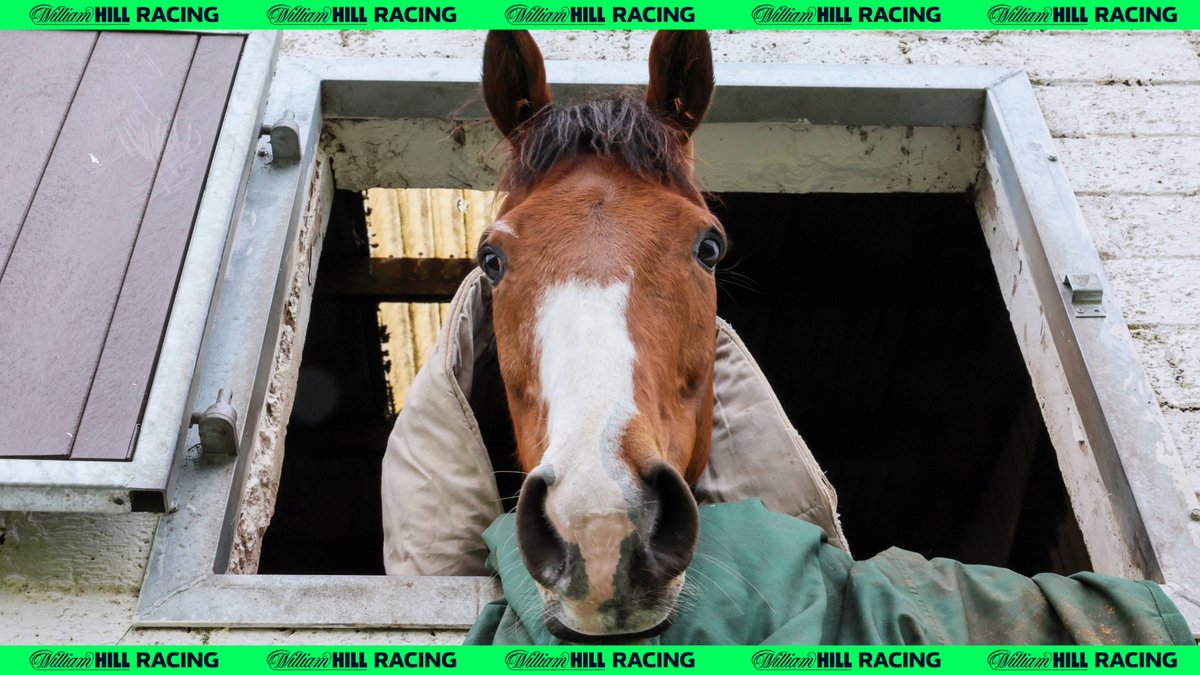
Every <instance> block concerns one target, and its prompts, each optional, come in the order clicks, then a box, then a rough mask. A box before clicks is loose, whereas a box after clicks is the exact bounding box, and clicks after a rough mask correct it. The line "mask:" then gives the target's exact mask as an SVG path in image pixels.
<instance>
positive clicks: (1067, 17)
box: [987, 4, 1179, 26]
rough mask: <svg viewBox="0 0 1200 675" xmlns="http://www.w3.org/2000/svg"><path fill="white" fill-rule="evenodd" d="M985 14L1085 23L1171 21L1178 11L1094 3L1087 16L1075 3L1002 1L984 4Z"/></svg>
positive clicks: (1000, 19) (993, 19) (1024, 22)
mask: <svg viewBox="0 0 1200 675" xmlns="http://www.w3.org/2000/svg"><path fill="white" fill-rule="evenodd" d="M987 18H988V22H989V23H991V24H992V25H993V26H1086V25H1088V24H1091V23H1097V24H1135V23H1175V22H1176V21H1178V20H1179V13H1178V12H1177V11H1176V9H1175V7H1167V6H1152V7H1151V6H1147V7H1138V6H1132V7H1121V6H1113V7H1105V6H1098V7H1093V8H1092V14H1091V16H1089V15H1088V12H1087V8H1086V7H1080V6H1077V5H1070V6H1068V5H1053V6H1046V7H1037V8H1034V7H1027V6H1025V5H1009V4H1003V5H992V6H991V7H990V8H988V13H987Z"/></svg>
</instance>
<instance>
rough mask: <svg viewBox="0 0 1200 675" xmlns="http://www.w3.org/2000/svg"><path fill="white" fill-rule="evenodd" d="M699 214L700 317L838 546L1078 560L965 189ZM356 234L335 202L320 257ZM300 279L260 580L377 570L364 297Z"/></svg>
mask: <svg viewBox="0 0 1200 675" xmlns="http://www.w3.org/2000/svg"><path fill="white" fill-rule="evenodd" d="M711 205H712V208H713V210H714V212H715V213H716V214H717V216H718V217H719V218H720V219H721V221H722V223H724V225H725V228H726V230H727V231H728V233H729V237H730V240H731V242H732V245H731V249H730V253H729V255H728V257H727V258H726V260H725V262H724V263H722V265H721V268H720V269H719V270H718V273H717V281H718V287H719V298H720V300H719V308H718V313H719V314H720V315H721V316H722V317H723V318H724V319H726V320H727V321H729V322H730V323H731V324H732V325H733V326H734V327H735V328H736V329H737V331H738V333H739V335H741V337H742V339H743V340H744V341H745V343H746V344H747V346H748V347H749V348H750V350H751V352H752V353H753V354H754V355H755V358H756V359H757V360H758V362H759V365H760V366H761V367H762V369H763V372H764V373H765V374H766V376H767V378H768V380H769V381H770V382H771V384H772V386H773V387H774V389H775V391H776V394H777V395H778V396H779V399H780V401H781V402H782V404H783V407H784V409H785V410H786V412H787V414H788V416H789V417H790V419H791V421H792V423H793V424H794V425H795V426H796V428H797V430H798V431H799V432H800V433H801V435H802V436H803V437H804V438H805V440H806V441H807V442H808V445H809V447H810V448H811V449H812V451H813V454H814V455H816V457H817V460H818V461H819V462H820V464H821V466H822V467H823V468H824V469H825V470H826V472H827V474H828V476H829V479H830V480H831V481H832V483H833V485H834V487H835V488H836V489H837V492H838V499H839V507H840V512H841V516H842V522H843V525H844V527H845V531H846V536H847V538H848V539H849V541H850V545H851V549H852V552H853V554H854V556H855V557H856V558H860V559H861V558H867V557H870V556H872V555H874V554H876V553H878V552H880V551H882V550H884V549H886V548H888V547H891V546H898V547H900V548H905V549H909V550H912V551H916V552H918V553H921V554H924V555H926V556H931V557H932V556H943V557H950V558H955V559H958V560H962V561H965V562H973V563H987V564H992V565H999V566H1004V567H1009V568H1012V569H1014V570H1016V571H1018V572H1022V573H1025V574H1034V573H1037V572H1045V571H1050V572H1059V573H1071V572H1076V571H1081V570H1088V569H1090V568H1091V564H1090V561H1089V559H1088V556H1087V552H1086V549H1085V548H1084V545H1083V540H1082V535H1081V533H1080V531H1079V528H1078V526H1077V524H1076V521H1075V518H1074V514H1073V513H1072V511H1071V506H1070V504H1069V502H1068V498H1067V494H1066V490H1065V488H1064V486H1063V481H1062V477H1061V475H1060V473H1059V470H1058V465H1057V462H1056V459H1055V453H1054V449H1053V447H1052V446H1051V444H1050V440H1049V438H1048V436H1047V432H1046V428H1045V424H1044V422H1043V420H1042V418H1041V414H1040V411H1039V407H1038V403H1037V399H1036V397H1035V395H1034V393H1033V389H1032V385H1031V383H1030V380H1029V375H1028V373H1027V370H1026V368H1025V364H1024V362H1023V360H1022V358H1021V354H1020V352H1019V349H1018V346H1017V341H1016V338H1015V336H1014V334H1013V329H1012V325H1011V323H1010V322H1009V319H1008V312H1007V310H1006V308H1005V305H1004V302H1003V299H1002V296H1001V289H1000V288H999V285H998V283H997V281H996V276H995V272H994V270H993V268H992V265H991V260H990V257H989V253H988V249H987V247H986V245H985V243H984V240H983V234H982V232H981V230H980V226H979V222H978V219H977V218H976V216H975V212H974V208H973V206H972V203H971V201H970V198H969V197H968V196H966V195H915V194H888V195H850V194H807V195H788V194H748V193H737V194H730V193H726V194H721V195H714V196H713V197H712V200H711ZM365 241H366V236H365V224H364V222H363V216H362V203H361V199H360V198H359V197H358V195H356V194H352V193H343V192H339V194H338V199H337V201H336V202H335V208H334V213H333V216H332V219H331V222H330V226H329V234H328V236H327V243H326V245H325V250H324V253H323V256H322V259H321V267H322V268H325V267H326V266H328V265H337V264H338V261H339V259H341V260H346V259H347V257H352V256H365V255H369V252H368V248H367V247H366V245H365V243H364V242H365ZM317 284H318V292H317V297H316V299H315V300H314V303H313V310H312V318H311V320H310V322H309V329H308V338H307V342H306V344H305V348H304V355H303V365H302V367H301V371H300V380H299V389H298V392H297V401H296V406H295V409H294V411H293V414H292V418H291V421H290V423H289V426H288V434H287V439H286V444H287V445H286V455H285V459H284V463H283V475H282V478H281V482H280V488H279V496H278V504H277V507H276V511H275V516H274V519H273V521H272V524H271V527H270V528H269V529H268V531H267V534H266V538H265V541H264V544H263V552H262V561H261V565H260V570H259V571H260V572H261V573H308V574H378V573H382V571H383V569H382V534H381V532H380V514H379V508H380V507H379V503H380V500H379V463H380V460H381V458H382V456H383V452H384V448H385V446H386V441H387V435H388V432H389V431H390V428H391V424H392V420H393V418H392V417H391V416H390V409H391V406H390V401H389V394H388V391H387V385H386V380H385V370H384V368H385V365H384V364H385V359H386V356H385V355H384V354H383V353H382V352H381V348H380V334H379V329H378V327H377V322H376V305H375V304H374V303H373V302H370V301H365V300H358V299H346V298H339V299H336V300H335V299H329V298H325V297H322V294H321V293H320V284H321V280H320V276H318V279H317ZM477 373H478V374H477V382H482V381H486V377H487V376H489V375H491V376H493V377H494V376H495V368H494V363H484V364H482V365H481V366H480V367H479V368H478V370H477ZM480 389H481V391H479V392H476V395H474V396H473V397H472V398H473V400H472V404H473V406H474V407H475V409H476V411H477V416H478V417H479V419H480V423H481V427H482V428H483V431H484V434H485V440H486V441H487V442H488V445H489V449H490V450H491V451H492V454H493V462H494V464H496V468H497V469H501V468H504V469H509V468H512V466H511V464H512V460H511V456H510V453H511V443H512V442H511V429H510V428H509V427H508V424H507V413H506V411H505V410H504V406H503V402H502V400H498V399H500V397H497V396H496V395H495V394H496V392H498V391H502V390H500V389H499V387H498V386H496V387H481V388H480ZM509 475H510V476H511V474H509ZM500 487H501V491H502V493H508V494H509V495H511V494H513V493H515V491H516V489H517V488H518V487H519V484H518V483H515V482H513V481H512V480H511V479H510V480H508V481H504V482H502V483H501V485H500ZM510 504H511V502H510Z"/></svg>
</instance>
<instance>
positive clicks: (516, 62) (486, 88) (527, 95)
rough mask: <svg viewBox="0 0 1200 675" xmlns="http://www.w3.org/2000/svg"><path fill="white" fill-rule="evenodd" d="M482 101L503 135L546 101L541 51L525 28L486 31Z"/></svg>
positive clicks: (541, 106)
mask: <svg viewBox="0 0 1200 675" xmlns="http://www.w3.org/2000/svg"><path fill="white" fill-rule="evenodd" d="M483 100H484V102H485V103H487V109H488V112H489V113H491V114H492V120H493V121H494V122H495V123H496V127H497V128H499V129H500V133H502V134H504V135H505V136H506V137H508V136H509V134H511V133H512V130H513V129H516V128H517V127H518V126H520V124H521V123H522V122H524V121H525V120H527V119H529V118H530V117H533V116H534V114H536V113H537V111H539V110H541V109H542V108H544V107H545V106H547V105H549V104H550V90H549V89H548V88H547V87H546V67H545V64H544V63H543V61H542V52H541V51H540V50H539V49H538V46H537V43H535V42H534V41H533V36H531V35H530V34H529V31H527V30H493V31H488V36H487V42H486V43H485V44H484V47H483Z"/></svg>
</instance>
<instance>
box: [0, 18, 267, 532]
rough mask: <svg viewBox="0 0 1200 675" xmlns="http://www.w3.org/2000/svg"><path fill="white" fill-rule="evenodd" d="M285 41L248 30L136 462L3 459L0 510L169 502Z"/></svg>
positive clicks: (120, 507) (105, 509) (108, 509)
mask: <svg viewBox="0 0 1200 675" xmlns="http://www.w3.org/2000/svg"><path fill="white" fill-rule="evenodd" d="M237 34H242V33H237ZM279 42H280V36H279V33H277V32H270V31H262V32H252V33H249V34H247V35H246V41H245V44H244V45H243V47H242V55H241V58H240V60H239V61H238V69H237V74H236V75H235V77H234V81H233V86H232V87H231V89H230V93H229V102H228V104H227V105H226V108H225V114H224V118H223V121H222V124H221V130H220V133H219V135H218V136H217V142H216V145H215V146H214V149H213V156H212V160H211V163H210V170H209V173H208V180H207V182H206V183H205V187H204V195H203V197H202V198H201V201H200V206H199V208H198V209H197V212H196V220H195V222H194V224H193V229H192V235H191V239H190V240H189V242H188V248H187V254H186V257H185V258H184V263H183V267H182V269H181V272H180V276H179V285H178V287H177V288H176V290H175V296H174V298H173V299H172V302H171V314H170V317H169V319H168V322H167V327H166V330H165V332H164V334H163V341H162V346H161V349H160V351H159V357H158V361H157V362H156V365H155V368H154V375H153V379H152V381H151V383H150V390H149V395H148V397H147V400H146V407H145V414H144V415H143V417H142V420H141V425H140V428H139V430H138V435H137V441H136V445H135V446H134V453H133V458H132V459H131V460H130V461H128V462H112V461H85V460H65V459H0V511H87V512H101V513H123V512H129V511H131V510H134V509H135V508H137V510H144V511H158V512H162V511H166V510H167V509H168V508H169V505H170V503H171V501H172V497H171V492H172V489H173V485H174V480H175V477H176V475H177V474H178V469H179V464H180V455H179V453H177V452H176V449H177V448H178V447H180V444H181V443H182V441H183V431H184V430H185V429H186V427H187V425H188V422H187V420H188V418H189V417H190V415H191V412H192V409H193V403H194V401H195V390H194V388H193V386H192V385H193V382H194V381H195V378H194V374H195V373H196V372H197V364H198V362H199V357H200V353H201V350H202V344H203V341H204V339H205V331H206V328H207V326H208V316H209V313H210V312H209V309H210V307H211V306H213V305H214V304H215V298H216V297H217V293H218V292H219V283H218V281H219V279H220V276H221V275H222V274H223V271H224V262H225V256H226V252H227V250H228V246H227V244H228V242H229V241H230V240H231V239H232V236H233V228H234V222H235V216H236V214H237V212H238V209H239V208H240V205H241V200H242V196H243V194H244V191H245V187H246V181H247V179H248V177H249V174H248V171H247V170H246V169H248V167H249V165H248V163H247V160H248V158H249V156H250V153H252V152H253V151H254V139H255V137H256V136H257V129H258V126H259V124H260V120H261V119H262V111H263V106H264V104H265V102H266V98H267V90H268V88H269V85H270V82H271V75H272V72H273V70H274V65H275V58H276V55H277V54H278V51H279ZM243 167H245V168H243ZM135 497H136V499H135Z"/></svg>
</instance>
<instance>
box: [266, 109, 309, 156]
mask: <svg viewBox="0 0 1200 675" xmlns="http://www.w3.org/2000/svg"><path fill="white" fill-rule="evenodd" d="M261 132H262V135H264V136H267V135H270V137H271V163H272V164H278V165H284V164H295V163H296V162H299V161H300V156H301V148H300V125H298V124H296V121H295V120H293V119H291V118H290V115H289V116H288V117H286V118H284V119H281V120H278V121H277V122H275V123H274V124H264V125H262V129H261Z"/></svg>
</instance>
